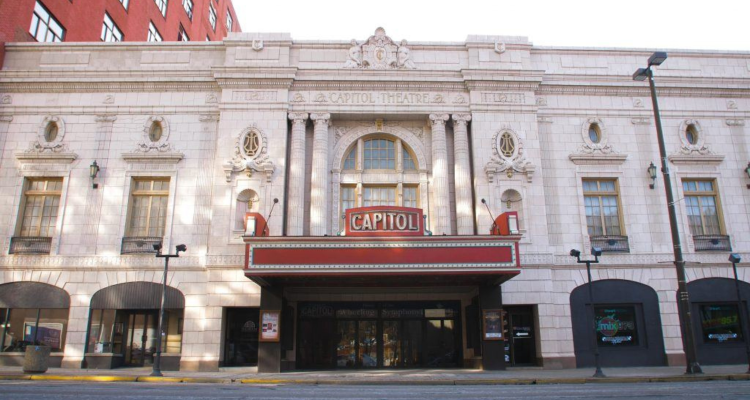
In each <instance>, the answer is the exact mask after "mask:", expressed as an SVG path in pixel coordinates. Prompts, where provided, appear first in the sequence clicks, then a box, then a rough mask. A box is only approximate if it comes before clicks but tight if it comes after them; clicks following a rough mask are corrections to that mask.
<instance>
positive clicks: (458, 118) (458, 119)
mask: <svg viewBox="0 0 750 400" xmlns="http://www.w3.org/2000/svg"><path fill="white" fill-rule="evenodd" d="M451 117H452V118H453V126H456V125H466V123H467V122H469V121H471V114H453V115H451Z"/></svg>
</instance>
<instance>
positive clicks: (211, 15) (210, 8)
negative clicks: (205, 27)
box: [208, 3, 216, 31]
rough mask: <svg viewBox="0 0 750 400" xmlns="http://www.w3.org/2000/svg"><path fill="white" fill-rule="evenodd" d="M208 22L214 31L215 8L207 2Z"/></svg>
mask: <svg viewBox="0 0 750 400" xmlns="http://www.w3.org/2000/svg"><path fill="white" fill-rule="evenodd" d="M208 22H209V23H211V29H213V30H214V31H216V9H215V8H214V5H213V4H211V3H208Z"/></svg>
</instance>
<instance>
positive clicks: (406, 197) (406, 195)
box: [402, 186, 418, 208]
mask: <svg viewBox="0 0 750 400" xmlns="http://www.w3.org/2000/svg"><path fill="white" fill-rule="evenodd" d="M402 195H403V202H404V204H403V206H404V207H413V208H417V204H418V203H417V187H416V186H404V188H403V192H402Z"/></svg>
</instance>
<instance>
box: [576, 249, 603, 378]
mask: <svg viewBox="0 0 750 400" xmlns="http://www.w3.org/2000/svg"><path fill="white" fill-rule="evenodd" d="M591 254H592V255H593V256H594V260H593V261H592V260H581V252H580V251H578V250H575V249H573V250H571V251H570V256H571V257H575V258H576V262H577V263H578V264H586V273H587V274H588V276H589V303H590V304H591V315H592V321H591V325H592V326H593V327H594V336H593V338H592V339H591V342H592V343H593V344H594V365H596V372H594V378H606V375H604V372H602V367H601V366H600V365H599V341H598V340H597V339H596V333H597V332H598V329H596V307H595V306H594V288H593V287H592V286H594V285H593V284H592V282H591V264H598V263H599V256H600V255H602V249H600V248H598V247H594V248H592V249H591Z"/></svg>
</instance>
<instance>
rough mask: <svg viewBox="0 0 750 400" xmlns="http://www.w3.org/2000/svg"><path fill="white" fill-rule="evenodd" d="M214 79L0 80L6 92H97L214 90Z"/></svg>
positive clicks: (2, 89) (216, 89) (2, 88)
mask: <svg viewBox="0 0 750 400" xmlns="http://www.w3.org/2000/svg"><path fill="white" fill-rule="evenodd" d="M218 90H220V86H219V85H218V84H217V83H216V82H215V81H206V82H22V81H16V82H7V81H6V82H0V92H7V93H67V92H77V93H81V92H84V93H91V92H94V93H99V92H113V93H118V92H185V91H192V92H216V91H218Z"/></svg>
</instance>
